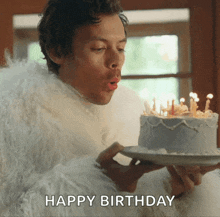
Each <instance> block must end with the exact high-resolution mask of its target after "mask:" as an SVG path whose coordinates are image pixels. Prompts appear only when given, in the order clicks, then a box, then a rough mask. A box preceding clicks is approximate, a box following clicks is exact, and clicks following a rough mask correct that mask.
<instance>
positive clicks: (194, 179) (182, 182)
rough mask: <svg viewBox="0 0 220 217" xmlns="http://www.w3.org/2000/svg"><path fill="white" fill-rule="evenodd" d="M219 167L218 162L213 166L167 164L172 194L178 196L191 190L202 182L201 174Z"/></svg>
mask: <svg viewBox="0 0 220 217" xmlns="http://www.w3.org/2000/svg"><path fill="white" fill-rule="evenodd" d="M215 169H220V163H219V164H217V165H213V166H200V167H199V166H175V167H174V166H167V170H168V171H169V173H170V175H171V187H172V192H171V194H172V195H175V196H180V195H182V194H183V193H185V192H187V191H192V190H193V189H194V187H195V186H196V185H200V184H201V183H202V176H203V175H204V174H206V173H207V172H210V171H213V170H215Z"/></svg>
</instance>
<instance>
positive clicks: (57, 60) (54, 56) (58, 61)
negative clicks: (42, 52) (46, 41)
mask: <svg viewBox="0 0 220 217" xmlns="http://www.w3.org/2000/svg"><path fill="white" fill-rule="evenodd" d="M47 54H48V55H49V57H50V59H51V60H52V61H53V62H54V63H56V64H58V65H61V64H63V63H64V60H65V58H64V56H63V55H59V54H57V52H56V51H55V49H54V48H52V49H50V50H49V51H48V53H47Z"/></svg>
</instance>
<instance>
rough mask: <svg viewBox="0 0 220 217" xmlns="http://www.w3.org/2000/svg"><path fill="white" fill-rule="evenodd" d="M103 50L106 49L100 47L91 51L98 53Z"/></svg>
mask: <svg viewBox="0 0 220 217" xmlns="http://www.w3.org/2000/svg"><path fill="white" fill-rule="evenodd" d="M105 49H106V48H105V47H101V48H92V50H93V51H95V52H98V53H100V52H102V51H104V50H105Z"/></svg>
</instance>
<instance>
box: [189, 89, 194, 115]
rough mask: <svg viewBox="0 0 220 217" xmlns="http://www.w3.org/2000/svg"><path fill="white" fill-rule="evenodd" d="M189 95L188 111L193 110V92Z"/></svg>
mask: <svg viewBox="0 0 220 217" xmlns="http://www.w3.org/2000/svg"><path fill="white" fill-rule="evenodd" d="M189 96H190V112H193V97H194V93H193V92H191V93H190V94H189Z"/></svg>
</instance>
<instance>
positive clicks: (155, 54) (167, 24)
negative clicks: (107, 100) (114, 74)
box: [121, 9, 192, 110]
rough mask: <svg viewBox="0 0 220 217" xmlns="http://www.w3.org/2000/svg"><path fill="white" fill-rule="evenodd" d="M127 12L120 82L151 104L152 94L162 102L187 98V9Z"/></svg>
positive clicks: (188, 77)
mask: <svg viewBox="0 0 220 217" xmlns="http://www.w3.org/2000/svg"><path fill="white" fill-rule="evenodd" d="M129 13H131V14H130V15H129ZM127 16H128V18H129V20H131V25H129V27H128V43H127V47H126V61H125V65H124V67H123V70H122V75H123V77H122V78H123V80H122V82H121V83H122V84H124V85H125V86H128V87H130V88H132V89H134V90H135V91H136V92H137V93H138V95H139V96H140V97H141V98H143V99H144V100H145V99H148V100H149V102H150V104H153V99H154V98H156V100H157V105H159V104H162V105H164V106H166V103H167V100H171V99H175V101H176V102H179V99H180V98H181V97H184V98H186V101H188V100H189V92H191V90H192V84H191V83H192V82H191V73H190V35H189V10H188V9H171V10H170V9H169V10H167V9H166V10H150V11H137V12H136V14H135V12H134V11H132V12H128V14H127ZM129 16H130V17H129ZM138 16H140V18H138ZM157 109H158V110H159V107H158V108H157Z"/></svg>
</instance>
